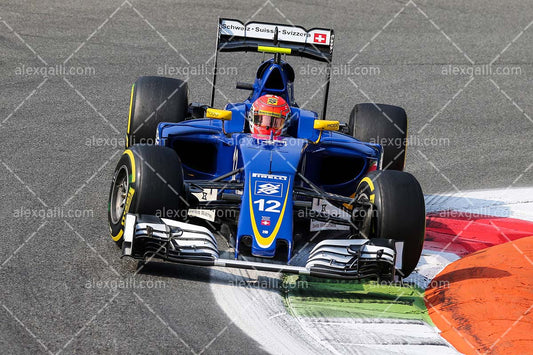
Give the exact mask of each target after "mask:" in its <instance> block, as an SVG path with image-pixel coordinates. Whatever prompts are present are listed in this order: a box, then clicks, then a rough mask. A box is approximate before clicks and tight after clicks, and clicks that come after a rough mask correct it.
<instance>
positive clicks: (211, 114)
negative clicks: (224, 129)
mask: <svg viewBox="0 0 533 355" xmlns="http://www.w3.org/2000/svg"><path fill="white" fill-rule="evenodd" d="M205 117H207V118H214V119H216V120H221V121H229V120H231V111H228V110H219V109H216V108H208V109H207V110H206V111H205Z"/></svg>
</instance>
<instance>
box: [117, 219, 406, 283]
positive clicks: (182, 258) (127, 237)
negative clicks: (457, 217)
mask: <svg viewBox="0 0 533 355" xmlns="http://www.w3.org/2000/svg"><path fill="white" fill-rule="evenodd" d="M122 253H123V256H128V257H132V258H135V259H139V260H147V259H152V258H158V259H162V260H165V261H169V262H175V263H182V264H193V265H200V266H219V267H231V268H241V269H255V270H261V271H270V272H284V273H291V274H300V275H310V276H316V277H326V278H336V279H385V280H393V279H394V276H395V270H396V268H398V269H399V268H401V265H398V264H397V262H396V250H395V248H394V247H392V248H391V247H387V246H380V245H373V243H372V240H368V239H326V240H323V241H321V242H320V243H318V244H317V245H316V246H315V247H314V248H313V249H312V250H311V252H310V253H309V256H308V258H307V262H306V265H305V266H293V265H286V264H275V263H269V262H254V261H247V260H241V259H223V258H220V255H219V249H218V246H217V240H216V238H215V237H214V235H213V233H212V232H211V231H210V230H208V229H207V228H205V227H202V226H198V225H193V224H190V223H184V222H178V221H174V220H171V219H166V218H159V217H156V216H148V215H135V214H127V215H126V219H125V229H124V242H123V244H122ZM267 260H268V259H267Z"/></svg>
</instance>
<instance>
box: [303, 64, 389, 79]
mask: <svg viewBox="0 0 533 355" xmlns="http://www.w3.org/2000/svg"><path fill="white" fill-rule="evenodd" d="M328 70H330V74H331V76H347V75H350V76H354V75H355V76H378V75H380V74H381V69H380V68H379V67H376V66H367V65H351V64H339V65H332V66H331V69H328V67H327V66H325V65H318V66H314V65H311V64H307V65H304V66H302V67H300V68H299V69H298V74H299V75H300V76H322V75H326V74H327V72H328Z"/></svg>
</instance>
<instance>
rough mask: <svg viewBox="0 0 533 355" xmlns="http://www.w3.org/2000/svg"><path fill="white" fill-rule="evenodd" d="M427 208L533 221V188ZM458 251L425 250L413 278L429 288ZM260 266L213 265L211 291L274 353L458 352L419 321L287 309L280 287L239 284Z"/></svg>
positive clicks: (472, 194) (439, 201)
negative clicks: (304, 313) (244, 268)
mask: <svg viewBox="0 0 533 355" xmlns="http://www.w3.org/2000/svg"><path fill="white" fill-rule="evenodd" d="M426 209H427V212H428V213H431V212H438V211H444V210H456V211H463V212H468V213H479V214H484V215H492V216H499V217H512V218H518V219H525V220H530V221H533V188H513V189H498V190H478V191H467V192H464V193H461V194H439V195H428V196H426ZM457 259H458V257H457V256H456V255H455V254H453V253H448V252H435V251H429V250H424V251H423V255H422V257H421V259H420V262H419V264H418V267H417V272H416V273H413V274H412V275H411V276H410V277H409V278H408V280H410V281H413V282H416V283H417V284H418V285H420V286H421V287H425V286H427V285H428V284H429V282H430V281H431V280H432V279H433V277H435V275H437V274H438V273H439V272H440V271H442V269H444V268H445V267H446V266H447V265H448V264H449V263H451V262H453V261H455V260H457ZM260 275H261V276H263V277H265V276H267V277H277V275H276V274H272V273H257V272H255V271H242V270H237V271H230V270H229V269H218V270H213V272H212V278H213V280H214V281H215V282H212V283H211V290H212V292H213V294H214V296H215V299H216V301H217V303H218V304H219V306H220V308H222V309H223V310H224V311H225V312H226V314H227V315H228V317H229V318H230V320H231V321H233V322H234V324H236V325H237V326H238V327H239V328H240V329H241V330H243V331H244V332H245V333H246V334H248V335H249V336H250V337H251V338H253V339H254V340H255V341H257V342H258V343H259V344H261V345H262V347H263V348H264V349H265V350H266V351H268V352H271V353H280V354H290V353H306V354H314V353H320V354H323V353H337V354H339V353H340V354H383V353H384V352H386V353H388V354H427V353H431V354H433V355H440V354H456V353H457V352H456V351H455V349H453V347H451V345H449V344H448V343H447V342H446V341H445V340H444V339H443V338H441V337H440V335H439V333H438V329H436V328H434V327H432V326H429V325H427V324H425V323H424V322H420V321H407V320H391V319H351V318H306V317H293V316H291V315H289V314H288V313H287V309H286V307H285V305H284V304H283V299H282V297H281V295H280V293H279V291H278V290H275V289H261V288H250V287H242V286H236V284H237V283H239V282H242V281H243V280H245V279H248V278H252V279H255V278H256V277H258V276H260Z"/></svg>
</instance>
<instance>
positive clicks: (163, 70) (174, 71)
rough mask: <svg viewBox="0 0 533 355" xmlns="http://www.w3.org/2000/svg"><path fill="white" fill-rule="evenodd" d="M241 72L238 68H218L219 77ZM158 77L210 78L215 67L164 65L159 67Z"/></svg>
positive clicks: (204, 65) (203, 65)
mask: <svg viewBox="0 0 533 355" xmlns="http://www.w3.org/2000/svg"><path fill="white" fill-rule="evenodd" d="M238 73H239V70H238V68H237V67H226V66H218V67H217V75H237V74H238ZM157 75H161V76H180V77H188V76H209V75H213V66H212V65H206V64H199V65H196V66H183V67H177V66H171V65H167V64H165V65H162V66H159V67H157Z"/></svg>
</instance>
